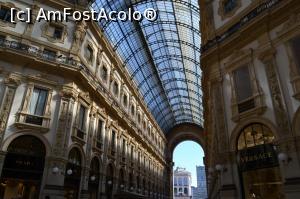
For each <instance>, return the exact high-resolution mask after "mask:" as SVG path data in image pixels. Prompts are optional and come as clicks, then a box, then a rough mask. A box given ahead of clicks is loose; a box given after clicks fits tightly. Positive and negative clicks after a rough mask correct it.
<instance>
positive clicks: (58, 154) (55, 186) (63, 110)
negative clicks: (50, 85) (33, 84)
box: [42, 89, 76, 199]
mask: <svg viewBox="0 0 300 199" xmlns="http://www.w3.org/2000/svg"><path fill="white" fill-rule="evenodd" d="M75 97H76V96H75V95H74V93H73V92H72V90H68V89H63V90H62V92H61V99H60V107H59V115H58V121H57V122H58V125H57V131H56V137H55V141H54V144H53V149H52V154H51V157H49V158H48V165H46V167H47V169H46V170H45V171H46V172H47V173H46V174H44V176H46V180H45V186H44V188H43V190H42V196H43V198H44V197H46V196H49V197H50V198H55V199H56V198H57V199H63V198H64V179H65V170H66V164H67V147H68V139H69V135H70V131H71V122H72V115H73V107H74V98H75ZM56 169H57V171H55V170H56Z"/></svg>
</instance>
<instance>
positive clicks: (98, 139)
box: [97, 120, 103, 142]
mask: <svg viewBox="0 0 300 199" xmlns="http://www.w3.org/2000/svg"><path fill="white" fill-rule="evenodd" d="M102 128H103V121H102V120H98V133H97V141H98V142H102Z"/></svg>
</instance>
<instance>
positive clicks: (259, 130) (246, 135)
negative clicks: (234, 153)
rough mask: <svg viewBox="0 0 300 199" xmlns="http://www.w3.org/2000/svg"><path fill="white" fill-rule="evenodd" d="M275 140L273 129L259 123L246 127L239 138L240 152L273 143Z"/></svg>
mask: <svg viewBox="0 0 300 199" xmlns="http://www.w3.org/2000/svg"><path fill="white" fill-rule="evenodd" d="M274 139H275V136H274V134H273V133H272V131H271V129H269V128H268V127H267V126H265V125H263V124H259V123H254V124H251V125H249V126H247V127H245V128H244V129H243V130H242V131H241V134H240V136H239V138H238V150H242V149H246V148H250V147H254V146H257V145H262V144H269V143H272V142H273V141H274Z"/></svg>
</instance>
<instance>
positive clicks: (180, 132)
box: [165, 123, 206, 198]
mask: <svg viewBox="0 0 300 199" xmlns="http://www.w3.org/2000/svg"><path fill="white" fill-rule="evenodd" d="M166 138H167V161H168V163H169V168H168V170H167V171H166V172H167V179H166V182H165V183H166V185H167V187H168V188H167V190H169V193H167V195H169V197H170V198H173V189H172V187H173V180H172V175H173V152H174V149H175V148H176V146H177V145H178V144H180V143H181V142H183V141H194V142H196V143H198V144H199V145H200V146H201V147H202V149H203V151H204V153H205V149H206V148H205V134H204V130H203V128H202V127H201V126H199V125H196V124H192V123H182V124H179V125H176V126H174V127H173V128H172V129H171V130H170V131H169V132H168V133H167V135H166Z"/></svg>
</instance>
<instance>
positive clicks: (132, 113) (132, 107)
mask: <svg viewBox="0 0 300 199" xmlns="http://www.w3.org/2000/svg"><path fill="white" fill-rule="evenodd" d="M134 111H135V110H134V106H133V105H131V115H134Z"/></svg>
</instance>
